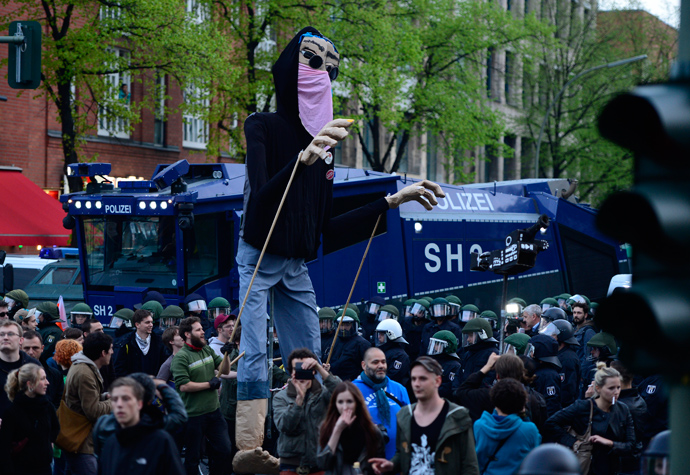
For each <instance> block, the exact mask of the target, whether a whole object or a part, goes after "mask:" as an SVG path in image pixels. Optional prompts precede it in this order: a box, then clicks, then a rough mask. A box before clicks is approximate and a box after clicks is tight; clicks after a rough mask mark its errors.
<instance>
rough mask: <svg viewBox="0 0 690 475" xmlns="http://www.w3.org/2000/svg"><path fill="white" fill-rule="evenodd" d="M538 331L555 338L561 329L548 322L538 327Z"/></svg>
mask: <svg viewBox="0 0 690 475" xmlns="http://www.w3.org/2000/svg"><path fill="white" fill-rule="evenodd" d="M539 333H541V334H542V335H546V336H551V337H554V338H556V337H557V336H558V335H559V334H560V333H561V331H560V330H559V329H558V327H557V326H556V325H554V324H553V323H549V324H548V325H546V326H545V327H541V328H540V329H539Z"/></svg>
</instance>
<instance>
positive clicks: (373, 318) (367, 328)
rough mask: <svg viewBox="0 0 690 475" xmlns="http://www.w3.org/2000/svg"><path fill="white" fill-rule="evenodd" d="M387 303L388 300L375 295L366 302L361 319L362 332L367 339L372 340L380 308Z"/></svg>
mask: <svg viewBox="0 0 690 475" xmlns="http://www.w3.org/2000/svg"><path fill="white" fill-rule="evenodd" d="M385 304H386V301H385V300H383V299H382V298H381V297H378V296H374V297H372V298H370V299H369V300H368V301H367V303H366V304H364V311H363V312H362V313H361V315H360V317H359V319H360V321H361V322H362V323H361V325H360V334H361V335H362V336H363V337H364V339H365V340H367V341H372V335H373V334H374V330H375V329H376V325H378V323H379V322H378V319H377V317H378V314H379V309H380V308H381V307H383V306H384V305H385Z"/></svg>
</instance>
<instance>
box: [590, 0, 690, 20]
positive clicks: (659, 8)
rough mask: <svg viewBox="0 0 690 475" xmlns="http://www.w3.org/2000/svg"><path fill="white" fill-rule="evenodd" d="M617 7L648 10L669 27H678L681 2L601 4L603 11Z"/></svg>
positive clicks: (617, 0) (627, 0)
mask: <svg viewBox="0 0 690 475" xmlns="http://www.w3.org/2000/svg"><path fill="white" fill-rule="evenodd" d="M685 1H690V0H685ZM616 7H618V8H621V9H639V10H646V11H648V12H649V13H651V14H652V15H654V16H656V17H658V18H660V19H662V20H664V21H665V22H666V23H668V24H669V25H672V26H675V27H678V23H679V16H680V15H679V8H680V0H600V2H599V8H600V9H601V10H611V9H612V8H616Z"/></svg>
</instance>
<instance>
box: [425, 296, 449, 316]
mask: <svg viewBox="0 0 690 475" xmlns="http://www.w3.org/2000/svg"><path fill="white" fill-rule="evenodd" d="M449 313H450V306H449V305H448V300H446V299H444V298H437V299H434V300H432V301H431V305H430V306H429V317H430V318H431V319H437V318H446V317H448V314H449Z"/></svg>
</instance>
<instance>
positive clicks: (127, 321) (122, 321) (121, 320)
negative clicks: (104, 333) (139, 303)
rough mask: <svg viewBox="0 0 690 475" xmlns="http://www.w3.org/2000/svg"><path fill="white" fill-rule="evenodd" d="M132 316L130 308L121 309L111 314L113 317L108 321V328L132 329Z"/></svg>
mask: <svg viewBox="0 0 690 475" xmlns="http://www.w3.org/2000/svg"><path fill="white" fill-rule="evenodd" d="M133 316H134V310H132V309H130V308H121V309H120V310H118V311H117V312H115V313H114V314H113V317H112V318H111V319H110V324H109V325H108V326H109V327H110V328H120V327H122V326H123V325H124V326H125V327H127V328H133V327H134V325H132V317H133Z"/></svg>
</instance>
